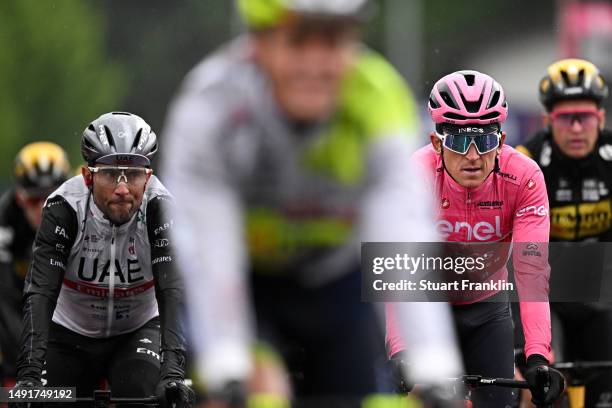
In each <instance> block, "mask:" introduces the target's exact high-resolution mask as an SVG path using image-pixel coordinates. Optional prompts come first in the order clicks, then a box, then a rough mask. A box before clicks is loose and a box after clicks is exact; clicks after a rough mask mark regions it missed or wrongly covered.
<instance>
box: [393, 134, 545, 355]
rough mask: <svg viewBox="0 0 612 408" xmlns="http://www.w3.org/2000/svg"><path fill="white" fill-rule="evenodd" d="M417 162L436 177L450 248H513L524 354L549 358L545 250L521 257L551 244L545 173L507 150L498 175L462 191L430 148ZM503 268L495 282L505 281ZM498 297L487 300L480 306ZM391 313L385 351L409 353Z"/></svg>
mask: <svg viewBox="0 0 612 408" xmlns="http://www.w3.org/2000/svg"><path fill="white" fill-rule="evenodd" d="M412 159H413V160H415V161H416V163H417V164H418V165H420V166H421V167H423V169H424V171H425V172H426V174H427V175H431V176H432V177H433V179H432V182H431V184H430V185H432V186H433V187H434V190H433V192H434V196H435V200H436V203H435V205H436V211H434V213H435V217H436V227H437V230H438V233H439V234H440V235H441V236H442V237H443V238H444V239H445V240H446V241H449V242H502V241H504V242H510V241H512V246H513V248H514V249H513V251H512V260H513V265H514V280H515V283H516V289H517V291H518V293H519V297H520V298H521V299H526V298H530V299H535V298H537V299H538V300H541V301H538V302H527V301H521V302H520V309H521V321H522V324H523V331H524V334H525V353H526V355H527V356H529V355H531V354H541V355H542V356H544V357H546V358H547V359H548V360H549V361H550V359H551V356H550V340H551V331H550V309H549V305H548V302H547V301H542V300H545V299H548V278H549V275H550V267H549V265H548V257H547V248H545V247H544V246H542V245H539V247H540V248H541V249H542V250H543V252H545V253H544V255H542V254H540V256H521V255H520V254H521V253H523V254H524V253H525V252H524V251H523V249H522V248H525V247H527V248H529V247H528V245H531V247H533V245H534V244H535V245H538V243H547V242H548V236H549V229H550V220H549V216H548V197H547V194H546V185H545V183H544V177H543V175H542V172H541V171H540V169H539V168H538V166H537V164H536V163H535V162H534V161H533V160H531V159H529V158H527V157H526V156H524V155H522V154H520V153H519V152H517V151H516V150H514V149H513V148H512V147H509V146H503V147H502V150H501V153H500V154H499V160H498V161H499V171H497V172H493V173H492V174H491V175H489V177H487V179H486V180H485V181H484V183H483V184H482V185H480V186H479V187H476V188H470V189H468V188H465V187H462V186H460V185H459V184H458V183H457V182H456V181H455V180H453V178H452V177H450V175H448V173H447V172H446V171H445V170H444V168H443V165H442V159H441V156H440V155H439V154H437V153H436V152H435V150H434V149H433V147H432V146H431V145H427V146H425V147H423V148H421V149H419V150H418V151H417V152H415V153H414V155H413V157H412ZM507 277H508V270H507V268H506V267H505V266H504V267H503V268H502V269H501V270H499V271H498V272H497V273H496V274H495V278H496V279H497V278H499V279H507ZM493 294H495V293H494V292H492V293H487V294H484V295H483V296H482V297H481V298H480V299H476V300H475V301H479V300H482V299H483V298H487V297H489V296H492V295H493ZM390 310H391V308H387V349H388V351H389V355H393V354H395V353H397V352H398V351H401V350H403V349H405V345H404V343H403V341H402V339H401V338H400V336H399V328H398V327H397V322H396V321H395V318H394V316H393V313H392V312H390Z"/></svg>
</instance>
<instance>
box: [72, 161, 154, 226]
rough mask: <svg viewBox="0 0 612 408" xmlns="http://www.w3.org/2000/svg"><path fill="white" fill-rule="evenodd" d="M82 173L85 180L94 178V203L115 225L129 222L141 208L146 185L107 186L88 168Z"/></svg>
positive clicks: (115, 184)
mask: <svg viewBox="0 0 612 408" xmlns="http://www.w3.org/2000/svg"><path fill="white" fill-rule="evenodd" d="M100 167H104V166H103V165H102V166H100ZM82 172H83V177H84V178H87V177H90V176H91V177H93V185H92V196H93V200H94V203H95V204H96V206H97V207H98V208H99V209H100V211H102V212H103V213H104V215H105V216H106V218H108V219H109V220H110V221H111V222H112V223H113V224H116V225H121V224H124V223H126V222H128V221H129V220H130V219H131V218H132V217H133V216H134V214H135V213H136V211H138V208H140V205H141V204H142V200H143V196H144V190H145V186H144V185H137V186H135V185H131V184H128V183H125V182H119V183H112V184H107V183H103V182H100V180H99V175H98V174H93V173H91V172H90V171H89V170H88V169H87V168H86V167H83V170H82Z"/></svg>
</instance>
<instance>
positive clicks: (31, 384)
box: [8, 379, 42, 408]
mask: <svg viewBox="0 0 612 408" xmlns="http://www.w3.org/2000/svg"><path fill="white" fill-rule="evenodd" d="M38 387H42V382H41V381H40V380H34V379H28V380H20V381H17V384H15V387H13V390H24V389H28V388H38ZM38 405H39V406H42V404H38ZM8 406H9V408H30V407H32V406H34V405H33V404H32V403H31V402H9V404H8Z"/></svg>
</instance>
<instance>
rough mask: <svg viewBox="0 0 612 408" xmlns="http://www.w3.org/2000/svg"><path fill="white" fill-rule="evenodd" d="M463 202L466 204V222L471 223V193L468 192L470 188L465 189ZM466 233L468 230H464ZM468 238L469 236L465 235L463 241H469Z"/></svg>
mask: <svg viewBox="0 0 612 408" xmlns="http://www.w3.org/2000/svg"><path fill="white" fill-rule="evenodd" d="M465 204H466V206H465V207H466V211H467V214H466V216H465V218H466V220H467V222H468V224H470V225H472V211H471V207H472V194H471V193H470V190H467V197H466V199H465ZM472 233H473V232H472ZM466 234H468V232H466ZM468 238H469V237H468V236H467V235H466V237H465V241H466V242H468V241H469V239H468Z"/></svg>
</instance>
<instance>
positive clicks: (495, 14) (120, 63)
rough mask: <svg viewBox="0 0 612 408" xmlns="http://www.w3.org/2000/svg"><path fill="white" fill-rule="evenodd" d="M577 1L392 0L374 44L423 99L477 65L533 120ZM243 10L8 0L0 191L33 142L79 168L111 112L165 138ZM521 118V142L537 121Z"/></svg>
mask: <svg viewBox="0 0 612 408" xmlns="http://www.w3.org/2000/svg"><path fill="white" fill-rule="evenodd" d="M570 1H571V0H557V1H555V0H540V1H537V2H534V1H529V0H515V1H512V2H509V1H503V0H499V1H494V0H471V1H468V0H461V1H448V0H426V1H425V0H383V1H379V10H378V13H377V16H376V18H375V19H374V20H373V21H372V22H371V23H370V24H369V25H368V26H367V27H366V30H365V31H366V42H367V43H368V44H369V45H370V46H372V47H373V48H375V49H377V50H379V51H381V52H382V53H384V54H385V55H387V56H388V57H389V58H390V59H391V61H392V62H393V63H394V64H395V65H396V66H397V67H398V69H400V71H401V72H402V74H403V75H404V76H405V77H406V78H407V79H408V81H409V83H410V84H411V86H412V88H413V90H414V91H415V94H416V95H417V96H418V97H419V100H422V101H424V100H425V98H426V95H427V92H428V91H429V89H430V87H431V85H432V84H433V82H434V81H435V80H436V79H437V78H438V77H439V76H441V75H442V74H445V73H448V72H450V71H454V70H457V69H461V68H476V69H481V70H483V71H485V72H487V73H489V74H491V75H493V76H494V77H496V78H497V79H498V80H499V81H500V82H501V83H502V84H503V85H504V86H505V87H506V89H507V93H508V95H509V97H510V96H512V92H511V89H512V90H514V91H515V93H516V97H515V101H514V100H513V99H512V98H510V104H511V107H512V108H514V111H515V113H517V114H520V113H521V112H525V115H527V116H525V117H531V120H532V121H533V117H535V116H537V115H538V114H539V109H538V105H537V81H538V80H539V78H540V77H541V76H542V75H543V74H544V71H545V68H546V65H547V64H549V63H550V62H552V60H553V59H554V58H557V56H558V54H559V50H558V49H559V47H558V36H559V31H560V28H559V25H558V24H557V22H558V21H559V18H558V13H559V10H560V8H561V7H562V6H563V5H564V4H566V3H568V2H570ZM233 6H234V5H233V1H230V0H180V1H167V0H132V1H124V0H44V1H40V0H3V1H1V2H0V140H1V143H0V190H1V189H3V188H4V187H7V186H8V185H9V184H10V182H11V172H12V163H13V158H14V156H15V154H16V153H17V151H18V150H19V148H20V147H21V146H23V145H24V144H25V143H28V142H30V141H34V140H51V141H54V142H57V143H59V144H60V145H62V146H63V147H64V148H65V149H66V150H68V152H69V154H70V158H71V161H72V164H73V166H75V167H76V166H77V165H78V164H79V163H80V154H79V137H80V132H81V131H82V129H83V128H84V127H85V126H86V125H87V124H88V122H89V121H91V120H92V119H94V118H95V117H97V116H98V115H99V114H101V113H103V112H107V111H111V110H126V111H130V112H134V113H137V114H139V115H141V116H143V117H144V118H145V120H147V121H148V122H149V123H150V124H151V125H152V126H153V128H154V130H156V131H157V132H158V134H160V133H161V130H162V126H163V121H164V116H165V111H166V109H167V105H168V103H169V102H170V100H171V98H172V95H173V94H174V92H175V91H176V89H177V87H178V86H179V85H180V81H181V79H182V78H183V77H184V75H185V74H186V73H187V72H188V70H189V69H190V68H192V67H193V66H194V65H195V64H196V63H197V61H199V60H200V59H201V58H202V57H204V56H205V55H207V54H208V53H210V52H211V51H212V50H214V49H215V48H217V47H218V46H220V45H221V44H222V43H223V42H224V41H226V40H228V39H229V38H231V37H232V36H234V35H236V34H238V33H239V32H240V31H241V27H240V22H239V19H238V18H237V16H236V15H235V10H234V8H233ZM609 57H610V59H611V60H612V57H611V56H610V55H604V56H602V58H604V59H605V58H609ZM513 64H515V65H516V64H518V66H519V67H520V69H518V70H517V68H516V66H515V65H513ZM521 69H522V70H521ZM504 81H507V82H504ZM521 89H525V91H524V92H523V94H521V93H520V92H522V91H520V90H521ZM530 115H531V116H530ZM515 117H518V118H519V119H517V120H518V122H517V123H515V124H514V125H513V126H514V127H515V128H516V129H517V131H516V132H515V133H516V134H518V136H517V137H519V138H521V137H523V135H522V134H521V133H525V132H526V131H525V129H523V128H524V126H522V123H523V122H525V120H526V119H524V118H523V117H521V116H520V115H519V116H515ZM162 148H163V140H162Z"/></svg>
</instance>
